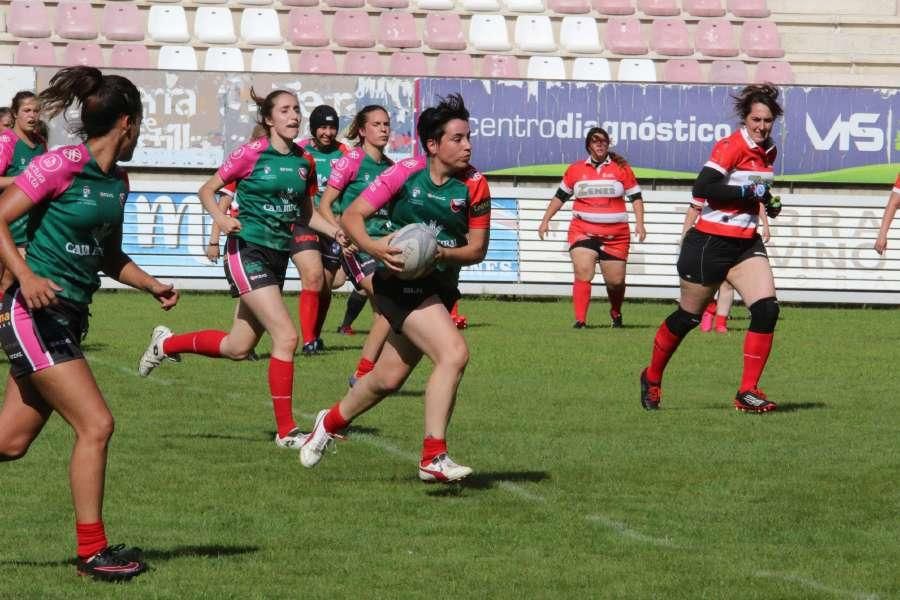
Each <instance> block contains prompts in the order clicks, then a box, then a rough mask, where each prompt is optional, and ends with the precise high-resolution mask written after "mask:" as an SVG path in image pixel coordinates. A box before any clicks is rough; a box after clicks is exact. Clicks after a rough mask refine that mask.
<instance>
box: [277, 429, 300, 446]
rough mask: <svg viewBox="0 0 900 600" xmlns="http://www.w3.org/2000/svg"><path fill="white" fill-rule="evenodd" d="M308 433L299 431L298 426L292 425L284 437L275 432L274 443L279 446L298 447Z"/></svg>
mask: <svg viewBox="0 0 900 600" xmlns="http://www.w3.org/2000/svg"><path fill="white" fill-rule="evenodd" d="M307 435H308V434H306V433H303V432H302V431H300V428H299V427H294V428H293V429H291V430H290V431H288V432H287V434H286V435H285V436H284V437H281V436H280V435H278V434H277V433H276V434H275V445H276V446H278V447H279V448H289V449H299V448H300V446H302V445H303V442H305V441H306V436H307Z"/></svg>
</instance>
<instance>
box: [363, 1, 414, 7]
mask: <svg viewBox="0 0 900 600" xmlns="http://www.w3.org/2000/svg"><path fill="white" fill-rule="evenodd" d="M369 6H372V7H374V8H409V0H369Z"/></svg>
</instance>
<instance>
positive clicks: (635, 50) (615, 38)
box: [603, 17, 647, 54]
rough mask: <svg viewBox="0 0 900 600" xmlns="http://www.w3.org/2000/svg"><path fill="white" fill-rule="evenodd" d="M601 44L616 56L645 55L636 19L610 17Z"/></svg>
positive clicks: (645, 48)
mask: <svg viewBox="0 0 900 600" xmlns="http://www.w3.org/2000/svg"><path fill="white" fill-rule="evenodd" d="M603 42H604V45H605V46H606V49H607V50H609V51H610V52H614V53H616V54H647V44H645V43H644V40H643V36H642V35H641V22H640V21H639V20H638V19H637V17H610V19H609V21H607V23H606V33H605V35H604V38H603Z"/></svg>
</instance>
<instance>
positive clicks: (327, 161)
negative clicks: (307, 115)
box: [297, 138, 350, 214]
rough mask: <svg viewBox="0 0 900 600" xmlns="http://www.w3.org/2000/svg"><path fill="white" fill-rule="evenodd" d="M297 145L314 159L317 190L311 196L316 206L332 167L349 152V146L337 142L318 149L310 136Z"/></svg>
mask: <svg viewBox="0 0 900 600" xmlns="http://www.w3.org/2000/svg"><path fill="white" fill-rule="evenodd" d="M297 145H298V146H300V147H301V148H303V149H304V150H306V151H307V152H308V153H309V155H310V156H312V157H313V160H315V161H316V186H317V188H318V191H317V192H316V195H315V196H313V205H314V206H315V207H317V208H318V206H319V200H321V199H322V194H323V193H324V192H325V186H326V185H327V184H328V177H329V176H330V175H331V169H332V167H334V165H335V164H336V163H337V162H338V161H339V160H340V159H341V157H342V156H344V155H345V154H347V153H348V152H350V148H349V147H347V146H346V145H345V144H341V143H338V144H336V145H334V146H332V147H331V148H329V149H328V150H319V149H318V148H317V147H316V144H315V141H314V140H313V139H312V138H304V139H302V140H300V141H299V142H297ZM335 214H336V213H335Z"/></svg>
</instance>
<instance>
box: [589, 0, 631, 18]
mask: <svg viewBox="0 0 900 600" xmlns="http://www.w3.org/2000/svg"><path fill="white" fill-rule="evenodd" d="M593 5H594V8H595V9H596V10H597V12H598V13H600V14H601V15H633V14H634V0H593Z"/></svg>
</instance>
